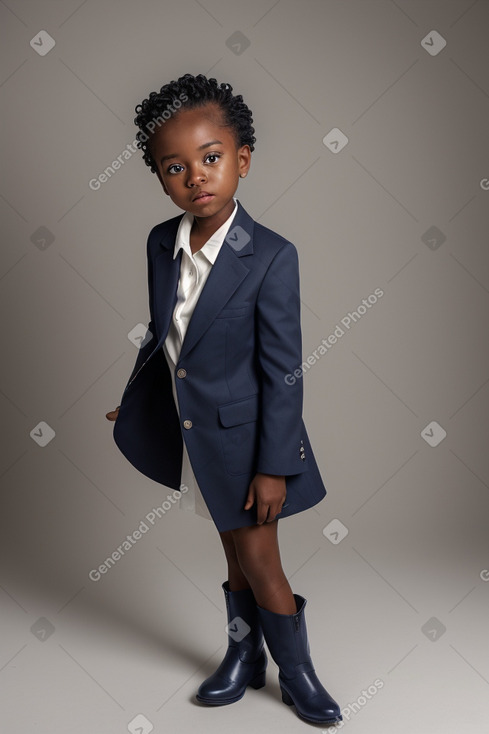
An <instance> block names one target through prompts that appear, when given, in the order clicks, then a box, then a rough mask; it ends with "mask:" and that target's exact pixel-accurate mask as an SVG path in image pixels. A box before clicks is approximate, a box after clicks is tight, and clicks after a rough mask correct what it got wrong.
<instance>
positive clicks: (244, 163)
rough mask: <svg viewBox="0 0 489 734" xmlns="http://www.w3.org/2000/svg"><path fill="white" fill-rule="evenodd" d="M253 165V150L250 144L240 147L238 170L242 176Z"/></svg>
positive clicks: (242, 176)
mask: <svg viewBox="0 0 489 734" xmlns="http://www.w3.org/2000/svg"><path fill="white" fill-rule="evenodd" d="M250 166H251V150H250V146H249V145H242V146H241V148H238V170H239V175H240V176H241V178H244V177H245V176H246V174H247V173H248V171H249V170H250Z"/></svg>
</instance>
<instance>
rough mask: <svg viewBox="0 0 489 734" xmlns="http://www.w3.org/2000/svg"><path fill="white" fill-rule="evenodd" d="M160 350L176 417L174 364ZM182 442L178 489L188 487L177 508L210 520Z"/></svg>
mask: <svg viewBox="0 0 489 734" xmlns="http://www.w3.org/2000/svg"><path fill="white" fill-rule="evenodd" d="M162 349H163V353H164V355H165V358H166V361H167V363H168V367H169V368H170V374H171V380H172V390H173V399H174V401H175V406H176V409H177V412H178V415H180V408H179V405H178V395H177V390H176V387H175V363H174V362H173V360H172V358H171V356H170V354H169V352H168V349H167V348H166V346H165V344H163V346H162ZM182 441H183V457H182V476H181V479H180V488H181V490H182V489H183V490H185V487H188V489H187V490H186V491H183V492H182V494H181V496H180V499H179V501H178V507H179V508H180V509H181V510H187V511H189V512H194V513H195V514H196V515H200V516H201V517H206V518H207V519H208V520H212V515H211V514H210V512H209V509H208V507H207V505H206V503H205V500H204V497H203V495H202V492H201V490H200V487H199V485H198V484H197V479H196V477H195V474H194V472H193V469H192V465H191V463H190V458H189V455H188V451H187V446H186V444H185V441H184V439H183V436H182ZM182 485H183V487H182Z"/></svg>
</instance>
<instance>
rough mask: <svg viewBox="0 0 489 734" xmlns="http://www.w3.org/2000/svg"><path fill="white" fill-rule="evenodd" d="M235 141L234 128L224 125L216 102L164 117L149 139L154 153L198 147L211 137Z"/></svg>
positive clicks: (223, 140)
mask: <svg viewBox="0 0 489 734" xmlns="http://www.w3.org/2000/svg"><path fill="white" fill-rule="evenodd" d="M216 139H217V140H221V141H222V142H223V143H229V142H234V136H233V131H232V129H231V128H230V127H229V126H226V125H224V117H223V113H222V110H221V109H220V107H219V106H218V105H217V104H206V105H205V106H202V107H196V108H194V109H186V108H182V109H181V110H179V111H178V112H177V113H176V114H175V115H173V117H171V118H170V119H169V120H166V121H165V123H164V124H162V125H161V126H160V127H159V128H158V127H157V128H156V130H155V132H154V133H153V135H152V136H151V138H150V142H149V146H150V148H151V150H152V151H154V153H155V154H161V155H164V153H165V152H166V153H168V152H169V149H170V148H171V151H170V152H171V153H181V152H183V151H184V150H191V149H194V148H198V147H199V146H200V145H202V144H204V143H207V142H210V141H211V140H216Z"/></svg>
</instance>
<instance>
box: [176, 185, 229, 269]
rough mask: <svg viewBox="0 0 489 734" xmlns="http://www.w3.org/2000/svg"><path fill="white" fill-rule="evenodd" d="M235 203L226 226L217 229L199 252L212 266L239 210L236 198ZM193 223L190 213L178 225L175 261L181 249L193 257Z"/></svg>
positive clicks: (225, 223)
mask: <svg viewBox="0 0 489 734" xmlns="http://www.w3.org/2000/svg"><path fill="white" fill-rule="evenodd" d="M233 201H234V210H233V212H232V214H231V216H229V217H228V218H227V219H226V221H225V222H224V224H222V225H221V226H220V227H219V229H217V230H216V231H215V232H214V234H213V235H211V237H209V239H208V240H207V242H206V243H205V245H204V246H203V247H201V248H200V250H198V251H197V252H201V253H202V254H203V255H205V257H206V258H207V260H209V262H210V263H212V264H214V262H215V260H216V257H217V256H218V254H219V250H220V249H221V245H222V243H223V242H224V238H225V237H226V234H227V231H228V229H229V227H230V226H231V222H232V220H233V218H234V215H235V214H236V211H237V209H238V200H237V199H236V198H235V197H234V196H233ZM193 222H194V215H193V214H191V213H190V212H185V214H184V215H183V217H182V219H181V220H180V224H179V225H178V230H177V234H176V237H175V248H174V250H173V259H175V258H176V256H177V255H178V252H179V250H180V249H182V250H184V251H185V252H186V253H187V255H188V256H189V257H193V255H192V250H191V249H190V230H191V229H192V224H193ZM195 254H197V253H195Z"/></svg>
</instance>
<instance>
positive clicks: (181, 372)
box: [177, 367, 187, 377]
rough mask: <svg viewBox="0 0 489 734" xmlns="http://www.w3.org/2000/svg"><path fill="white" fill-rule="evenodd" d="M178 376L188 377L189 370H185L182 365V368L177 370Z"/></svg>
mask: <svg viewBox="0 0 489 734" xmlns="http://www.w3.org/2000/svg"><path fill="white" fill-rule="evenodd" d="M177 377H187V370H184V369H183V367H180V369H179V370H178V371H177Z"/></svg>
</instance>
